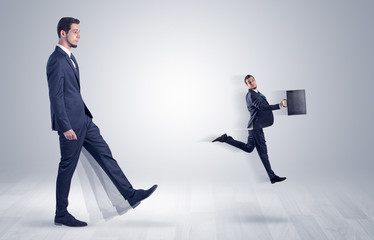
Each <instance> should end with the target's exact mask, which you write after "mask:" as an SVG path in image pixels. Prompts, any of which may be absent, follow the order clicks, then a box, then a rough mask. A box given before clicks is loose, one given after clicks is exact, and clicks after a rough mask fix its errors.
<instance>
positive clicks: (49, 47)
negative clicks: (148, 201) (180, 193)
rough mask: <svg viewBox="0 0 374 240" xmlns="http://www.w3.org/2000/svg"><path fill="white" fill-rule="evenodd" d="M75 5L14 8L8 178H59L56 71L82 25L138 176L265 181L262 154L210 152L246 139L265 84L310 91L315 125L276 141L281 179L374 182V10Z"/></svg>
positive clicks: (4, 85) (283, 120) (106, 113)
mask: <svg viewBox="0 0 374 240" xmlns="http://www.w3.org/2000/svg"><path fill="white" fill-rule="evenodd" d="M76 2H77V1H65V3H64V4H61V3H59V2H58V1H41V0H37V1H2V2H1V7H0V9H1V10H0V13H1V14H0V20H1V22H2V23H3V24H2V34H1V35H2V37H1V38H0V41H1V42H0V43H1V44H0V52H1V56H2V57H1V65H0V66H1V74H2V77H1V83H0V84H1V88H0V100H1V106H2V107H1V108H2V110H1V120H0V121H1V124H0V130H1V132H2V137H1V140H0V141H1V142H0V143H1V153H2V156H1V158H0V161H1V164H2V168H1V170H0V172H1V173H2V178H4V179H7V178H9V179H11V178H13V177H17V176H19V175H21V174H26V173H28V174H34V175H35V176H36V177H37V176H38V175H39V174H40V173H41V172H43V173H47V172H49V173H52V174H55V172H56V169H57V164H58V161H59V146H58V138H57V134H56V133H55V132H52V131H51V130H50V116H49V99H48V86H47V80H46V74H45V65H46V62H47V59H48V56H49V55H50V54H51V53H52V51H53V50H54V47H55V44H56V43H57V33H56V25H57V22H58V20H59V19H60V18H61V17H63V16H73V17H76V18H78V19H80V20H81V24H80V27H81V41H80V42H79V46H78V48H77V49H74V50H73V53H74V55H75V56H76V58H77V61H78V63H79V66H80V71H81V87H82V94H83V98H84V99H85V102H86V104H87V105H88V107H89V108H90V110H91V112H92V113H93V115H94V121H95V123H96V124H97V125H98V126H99V127H100V128H101V131H102V135H103V136H104V138H105V139H106V141H107V142H108V143H109V145H110V147H111V149H112V152H113V155H114V156H115V158H116V159H117V160H118V162H119V163H120V165H121V166H123V168H124V171H125V173H126V174H127V175H128V176H129V178H130V179H135V180H137V179H139V180H140V179H142V178H148V177H149V178H150V179H166V180H172V179H175V178H178V177H180V176H194V177H197V176H198V177H200V178H201V179H204V178H205V177H206V176H208V175H209V174H226V175H232V176H238V175H240V174H243V175H245V174H247V173H248V174H249V173H250V174H253V172H257V169H258V171H260V172H259V173H258V174H260V175H263V176H264V175H265V171H264V170H263V169H262V168H261V166H258V165H256V164H258V163H254V162H253V161H251V159H255V160H254V161H259V160H258V158H257V153H253V154H251V155H247V154H244V153H243V154H242V153H239V152H238V151H235V150H232V149H231V148H229V147H226V146H224V145H222V144H219V143H217V144H213V143H209V140H210V137H213V136H215V135H218V134H222V133H224V132H227V133H228V134H231V135H233V136H234V137H236V138H239V139H241V140H246V137H247V133H246V129H245V127H246V124H247V121H248V118H249V114H248V112H247V110H246V106H245V101H244V98H245V94H246V91H247V90H246V87H245V85H244V83H243V78H244V76H245V75H246V74H253V75H254V76H255V77H256V79H257V82H258V87H259V89H260V90H261V91H262V92H263V93H264V94H265V95H266V96H267V97H268V98H269V99H272V98H273V97H274V96H275V94H273V93H274V92H275V91H278V90H286V89H306V92H307V104H308V106H307V111H308V114H307V115H306V116H293V117H288V116H285V115H279V114H276V119H275V121H276V122H275V124H274V126H273V127H271V128H268V129H266V130H265V134H266V137H267V141H268V148H269V155H270V159H271V161H272V164H273V167H274V169H275V170H276V171H278V172H279V174H281V175H287V176H292V177H293V179H301V178H302V177H315V176H318V177H326V178H339V177H349V178H352V179H358V178H359V179H361V177H362V176H366V177H368V178H369V179H370V178H371V180H372V177H371V176H370V175H368V174H369V173H370V172H371V169H373V166H374V165H373V163H372V151H371V145H372V144H371V142H372V137H371V135H372V134H373V127H372V122H373V120H374V119H373V114H372V110H371V105H372V104H371V100H372V91H373V89H374V84H373V80H372V75H373V70H372V63H373V54H374V47H373V44H372V43H373V42H374V33H373V30H372V29H373V28H372V22H373V20H374V17H373V15H372V10H373V7H374V4H373V2H372V1H322V0H321V1H164V0H161V1H160V0H159V1H148V0H143V1H105V3H104V1H86V3H76ZM273 100H274V102H278V101H279V100H280V99H273ZM41 167H42V168H41ZM40 169H41V170H40ZM251 169H252V170H254V171H252V172H251ZM182 172H183V173H185V174H182V175H181V174H180V173H182ZM256 174H257V173H256Z"/></svg>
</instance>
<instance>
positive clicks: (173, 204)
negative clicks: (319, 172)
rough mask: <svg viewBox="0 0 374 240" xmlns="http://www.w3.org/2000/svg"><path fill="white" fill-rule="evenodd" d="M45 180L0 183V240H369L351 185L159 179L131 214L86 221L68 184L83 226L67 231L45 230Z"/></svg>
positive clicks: (366, 207)
mask: <svg viewBox="0 0 374 240" xmlns="http://www.w3.org/2000/svg"><path fill="white" fill-rule="evenodd" d="M181 179H182V178H181ZM50 180H51V179H47V177H46V178H43V179H39V180H36V179H35V177H34V178H24V179H22V180H19V181H17V182H9V181H8V182H6V181H3V182H0V194H1V195H0V239H7V240H8V239H17V240H18V239H22V240H26V239H38V240H43V239H46V240H47V239H54V240H57V239H69V240H71V239H79V240H85V239H90V240H95V239H96V240H99V239H100V240H114V239H152V240H157V239H176V240H179V239H180V240H183V239H186V240H187V239H196V240H204V239H207V240H208V239H209V240H213V239H222V240H223V239H225V240H226V239H230V240H234V239H266V240H271V239H279V240H284V239H289V240H309V239H313V240H314V239H319V240H324V239H336V240H344V239H347V240H348V239H349V240H352V239H360V240H364V239H374V221H373V220H374V198H373V196H372V195H371V194H370V193H368V192H365V191H363V190H362V189H360V188H357V187H354V186H353V185H352V186H348V185H344V186H337V185H335V186H332V185H328V184H324V185H323V186H322V184H319V185H313V184H310V185H305V184H302V183H300V182H296V181H292V180H291V179H288V180H287V181H286V182H284V183H280V184H274V185H271V184H270V183H269V182H247V183H244V182H237V181H232V182H230V181H227V179H225V181H224V180H222V181H219V180H217V179H215V180H214V181H213V180H212V181H209V180H207V181H197V180H191V179H189V180H185V179H184V180H179V181H178V180H176V181H175V182H173V183H171V182H167V181H165V182H161V183H159V185H160V187H159V189H158V190H157V191H156V192H155V194H154V195H153V196H152V197H151V198H149V199H147V200H146V201H144V202H143V203H142V204H141V205H139V207H138V208H136V209H134V210H130V211H129V212H128V213H126V214H124V215H122V216H118V217H115V218H113V219H111V220H109V221H104V220H102V221H96V222H92V221H90V219H89V216H88V214H87V211H86V208H85V204H84V201H83V197H82V191H81V189H80V185H79V183H78V184H77V181H78V180H77V179H76V178H75V180H74V182H73V186H72V190H71V195H70V196H71V197H70V207H69V210H70V212H71V213H72V214H74V215H75V216H76V217H77V218H78V219H81V220H86V221H88V223H89V226H88V227H85V228H68V227H64V226H62V227H61V226H55V225H53V213H54V191H55V186H54V181H50ZM53 180H54V179H53Z"/></svg>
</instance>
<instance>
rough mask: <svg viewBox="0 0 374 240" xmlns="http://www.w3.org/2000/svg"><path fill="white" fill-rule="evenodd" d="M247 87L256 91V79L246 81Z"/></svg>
mask: <svg viewBox="0 0 374 240" xmlns="http://www.w3.org/2000/svg"><path fill="white" fill-rule="evenodd" d="M246 82H247V86H248V88H249V89H256V88H257V83H256V79H255V78H254V77H250V78H248V79H247V80H246Z"/></svg>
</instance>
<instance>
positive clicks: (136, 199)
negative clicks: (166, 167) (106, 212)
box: [128, 184, 158, 208]
mask: <svg viewBox="0 0 374 240" xmlns="http://www.w3.org/2000/svg"><path fill="white" fill-rule="evenodd" d="M157 187H158V186H157V184H155V185H153V186H152V187H151V188H150V189H148V190H143V189H139V190H135V193H134V194H133V195H132V196H131V197H130V198H129V199H128V202H129V204H130V205H131V207H132V208H136V207H137V206H138V205H139V204H140V202H141V201H143V200H144V199H146V198H148V197H149V196H151V194H152V193H153V192H154V191H156V189H157Z"/></svg>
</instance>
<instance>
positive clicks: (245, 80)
mask: <svg viewBox="0 0 374 240" xmlns="http://www.w3.org/2000/svg"><path fill="white" fill-rule="evenodd" d="M250 77H253V76H252V75H247V76H245V78H244V83H245V84H247V79H248V78H250ZM253 78H254V77H253Z"/></svg>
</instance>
